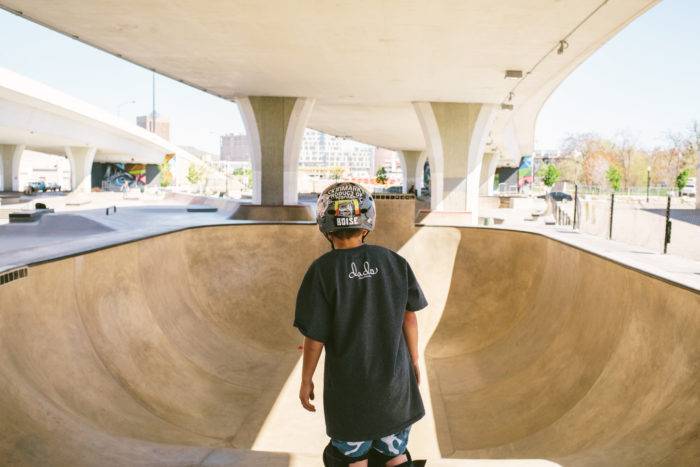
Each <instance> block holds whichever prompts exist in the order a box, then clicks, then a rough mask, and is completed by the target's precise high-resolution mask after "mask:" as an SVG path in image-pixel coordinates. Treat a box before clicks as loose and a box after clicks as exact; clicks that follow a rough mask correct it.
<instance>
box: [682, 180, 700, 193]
mask: <svg viewBox="0 0 700 467" xmlns="http://www.w3.org/2000/svg"><path fill="white" fill-rule="evenodd" d="M697 190H698V189H697V179H696V178H695V177H693V178H689V179H688V182H687V183H686V184H685V187H683V189H682V190H681V196H697Z"/></svg>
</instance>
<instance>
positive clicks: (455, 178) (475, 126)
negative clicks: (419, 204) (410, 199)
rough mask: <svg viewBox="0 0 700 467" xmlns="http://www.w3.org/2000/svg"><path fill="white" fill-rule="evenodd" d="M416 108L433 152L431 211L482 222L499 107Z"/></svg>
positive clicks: (435, 104) (433, 105)
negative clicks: (485, 169) (484, 181)
mask: <svg viewBox="0 0 700 467" xmlns="http://www.w3.org/2000/svg"><path fill="white" fill-rule="evenodd" d="M414 108H415V109H416V113H417V114H418V119H419V121H420V123H421V128H422V129H423V135H424V137H425V140H426V144H427V147H428V150H429V156H428V157H429V161H430V191H431V203H430V204H431V209H432V210H433V211H453V212H469V213H471V220H472V222H473V223H477V222H478V218H479V185H480V178H481V164H482V159H483V155H484V148H485V146H486V140H487V137H488V134H489V131H490V130H491V127H492V125H493V120H494V117H495V115H496V106H495V105H491V104H479V103H469V104H467V103H450V102H417V103H414Z"/></svg>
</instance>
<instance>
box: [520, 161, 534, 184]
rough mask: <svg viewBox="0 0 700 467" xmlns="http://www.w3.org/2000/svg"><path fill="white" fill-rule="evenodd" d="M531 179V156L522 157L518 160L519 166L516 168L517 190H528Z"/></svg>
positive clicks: (532, 174)
mask: <svg viewBox="0 0 700 467" xmlns="http://www.w3.org/2000/svg"><path fill="white" fill-rule="evenodd" d="M533 179H534V173H533V170H532V156H523V157H521V158H520V166H519V167H518V190H522V189H523V188H524V187H527V188H530V187H531V186H532V182H533Z"/></svg>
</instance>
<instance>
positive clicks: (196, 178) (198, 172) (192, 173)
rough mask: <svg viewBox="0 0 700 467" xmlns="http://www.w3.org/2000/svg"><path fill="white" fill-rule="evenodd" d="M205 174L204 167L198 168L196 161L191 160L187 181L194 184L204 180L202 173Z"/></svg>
mask: <svg viewBox="0 0 700 467" xmlns="http://www.w3.org/2000/svg"><path fill="white" fill-rule="evenodd" d="M203 174H204V170H203V167H200V168H197V166H196V165H194V162H190V166H189V167H188V168H187V181H188V182H190V183H191V184H192V185H196V184H197V183H199V182H200V181H201V180H202V175H203Z"/></svg>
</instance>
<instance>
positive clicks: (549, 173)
mask: <svg viewBox="0 0 700 467" xmlns="http://www.w3.org/2000/svg"><path fill="white" fill-rule="evenodd" d="M537 176H538V177H540V178H542V183H544V184H545V185H547V187H549V188H552V185H554V184H555V183H556V182H557V180H559V176H560V173H559V169H557V167H556V166H555V165H552V164H547V165H543V166H542V167H540V169H539V170H538V171H537Z"/></svg>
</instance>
